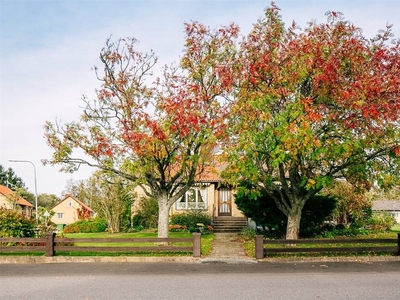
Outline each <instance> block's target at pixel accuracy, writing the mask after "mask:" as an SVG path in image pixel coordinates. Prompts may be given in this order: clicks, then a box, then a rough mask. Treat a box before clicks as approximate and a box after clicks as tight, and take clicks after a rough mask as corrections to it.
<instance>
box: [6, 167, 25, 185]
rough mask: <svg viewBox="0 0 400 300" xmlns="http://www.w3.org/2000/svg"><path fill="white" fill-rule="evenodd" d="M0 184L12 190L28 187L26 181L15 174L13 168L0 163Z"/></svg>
mask: <svg viewBox="0 0 400 300" xmlns="http://www.w3.org/2000/svg"><path fill="white" fill-rule="evenodd" d="M0 184H1V185H4V186H7V187H8V188H10V189H12V190H15V189H17V188H23V189H26V187H25V183H24V182H23V181H22V179H21V178H20V177H18V176H17V175H16V174H15V172H14V170H13V169H11V168H8V169H5V168H4V167H3V166H2V165H0Z"/></svg>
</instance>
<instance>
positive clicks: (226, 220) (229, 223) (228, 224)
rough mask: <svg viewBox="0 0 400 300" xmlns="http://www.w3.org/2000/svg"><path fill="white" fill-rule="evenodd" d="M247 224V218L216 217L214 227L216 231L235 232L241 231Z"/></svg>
mask: <svg viewBox="0 0 400 300" xmlns="http://www.w3.org/2000/svg"><path fill="white" fill-rule="evenodd" d="M246 226H247V220H246V218H242V217H215V218H214V226H213V227H214V232H215V233H235V232H240V231H241V230H242V229H243V228H244V227H246Z"/></svg>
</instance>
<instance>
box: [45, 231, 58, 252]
mask: <svg viewBox="0 0 400 300" xmlns="http://www.w3.org/2000/svg"><path fill="white" fill-rule="evenodd" d="M55 236H56V234H55V233H53V232H51V233H49V232H48V233H46V256H54V254H55V252H54V238H55Z"/></svg>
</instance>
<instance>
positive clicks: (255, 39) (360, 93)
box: [45, 3, 400, 238]
mask: <svg viewBox="0 0 400 300" xmlns="http://www.w3.org/2000/svg"><path fill="white" fill-rule="evenodd" d="M279 11H280V10H279V8H278V7H277V6H276V5H275V4H274V3H272V4H271V6H270V7H269V8H267V9H266V10H265V16H264V17H263V18H261V19H260V20H258V21H257V22H256V23H255V24H254V27H253V29H252V30H251V32H250V33H248V34H247V35H241V33H240V31H239V27H238V26H237V25H235V24H233V23H232V24H230V25H229V26H224V27H221V28H219V29H217V30H211V29H210V28H209V27H207V26H205V25H202V24H200V23H198V22H192V23H187V24H185V35H186V39H185V45H184V47H185V49H184V54H183V56H182V59H181V61H180V64H179V65H177V66H174V65H172V66H170V67H165V68H164V69H163V70H162V71H160V72H159V73H157V74H158V75H159V76H158V77H156V76H154V73H153V71H154V66H155V65H156V62H157V57H156V56H155V54H154V53H153V52H149V53H142V52H139V51H137V50H136V47H135V46H136V43H137V41H136V40H135V39H132V38H130V39H121V40H118V41H116V42H111V41H110V40H109V41H107V43H106V45H105V47H104V49H103V50H102V51H101V53H100V60H101V63H102V72H100V70H99V69H97V68H96V74H97V76H98V79H99V80H100V82H101V86H100V88H99V89H98V90H97V91H96V99H94V100H89V99H88V98H84V101H85V105H86V108H85V110H84V114H83V115H82V117H81V120H80V122H72V123H68V124H65V125H61V124H59V123H57V122H56V123H54V124H53V123H50V122H47V123H46V125H45V135H46V138H47V142H48V144H49V145H50V147H52V148H53V150H54V154H53V157H52V159H51V160H49V162H50V163H53V164H62V165H63V169H64V170H66V171H70V170H74V169H75V168H76V167H77V166H79V164H87V165H90V166H95V167H98V168H101V169H103V170H105V171H108V172H114V173H115V174H117V175H119V176H123V177H124V178H126V179H128V180H131V181H133V182H135V183H136V184H138V185H139V186H141V187H142V189H143V191H144V192H145V194H146V195H147V196H148V197H151V198H155V199H157V201H158V203H159V236H167V235H168V212H169V208H170V206H171V205H172V204H173V203H174V202H175V201H176V200H177V199H179V198H180V197H181V196H182V195H183V194H184V193H185V192H186V191H187V190H188V189H189V188H190V186H192V185H193V183H194V182H195V180H196V178H198V176H200V175H201V173H202V171H203V170H204V168H205V166H206V165H207V164H209V163H210V162H211V161H212V159H211V158H212V155H213V151H212V150H213V148H214V147H215V145H216V144H217V143H219V144H220V145H221V146H222V148H223V149H224V151H225V155H224V156H223V159H224V160H225V162H229V167H228V168H227V170H226V172H225V178H226V179H227V180H228V181H229V182H230V183H232V184H237V183H238V182H239V181H241V180H245V181H247V182H249V183H251V184H252V185H254V186H257V187H258V188H259V189H262V190H263V192H264V193H267V194H268V195H270V196H271V197H272V198H273V199H274V201H275V203H276V205H277V207H278V208H279V209H280V210H281V211H282V212H283V213H284V214H285V215H286V216H287V218H288V222H287V224H288V226H287V234H286V236H287V237H288V238H297V236H298V229H299V224H300V219H301V214H302V209H303V207H304V205H305V203H306V202H307V201H308V199H310V198H311V197H313V196H314V195H316V194H317V193H318V192H319V191H321V189H322V188H324V187H326V186H329V185H331V184H332V182H333V181H334V179H335V178H343V179H346V180H347V181H349V182H351V183H352V184H354V185H357V186H358V187H363V188H368V187H370V186H371V185H372V184H373V183H375V182H378V183H380V184H381V185H386V186H390V185H393V184H395V183H396V180H397V181H398V179H399V161H400V129H399V126H400V120H399V116H400V40H392V33H391V26H390V25H387V26H386V28H385V29H384V30H381V31H379V32H378V35H377V36H376V37H375V38H373V39H367V38H366V37H365V36H363V33H362V30H361V29H360V28H357V27H356V26H355V25H354V24H353V23H351V22H349V21H346V20H345V19H344V18H343V15H342V14H341V13H339V12H328V13H327V14H326V17H327V21H326V22H325V23H321V24H318V23H316V22H310V23H308V24H307V25H306V27H305V28H303V29H302V28H300V26H298V24H296V23H295V22H293V23H292V24H291V25H290V26H288V27H286V26H285V24H284V23H283V21H282V18H281V16H280V15H279ZM77 148H78V149H81V150H83V152H84V153H85V154H86V158H81V157H79V158H77V157H75V156H74V155H73V153H74V152H73V151H74V149H77ZM277 195H279V196H277ZM160 224H161V225H160Z"/></svg>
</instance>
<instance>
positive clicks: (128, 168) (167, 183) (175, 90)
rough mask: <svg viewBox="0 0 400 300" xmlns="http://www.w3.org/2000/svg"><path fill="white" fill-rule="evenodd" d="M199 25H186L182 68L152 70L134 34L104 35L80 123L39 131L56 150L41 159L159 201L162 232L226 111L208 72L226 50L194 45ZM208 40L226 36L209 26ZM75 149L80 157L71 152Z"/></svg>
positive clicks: (197, 173)
mask: <svg viewBox="0 0 400 300" xmlns="http://www.w3.org/2000/svg"><path fill="white" fill-rule="evenodd" d="M201 30H202V28H201V27H199V25H198V24H196V23H194V24H187V25H186V45H185V49H186V50H185V53H184V56H183V58H182V64H181V65H180V66H175V65H171V66H166V67H164V69H163V70H162V72H161V75H160V77H156V76H154V73H153V72H156V71H157V70H154V68H155V65H156V63H157V57H156V56H155V54H154V53H153V52H149V53H142V52H139V51H137V50H136V44H137V42H138V41H137V40H135V39H133V38H127V39H120V40H117V41H116V42H112V41H111V40H107V42H106V45H105V47H104V48H103V49H102V51H101V53H100V61H101V63H102V72H100V70H99V68H95V71H96V74H97V77H98V79H99V81H100V82H101V87H100V88H99V89H98V90H96V95H97V97H96V99H94V100H89V99H88V98H86V97H84V99H83V100H84V103H85V109H84V112H83V115H82V116H81V118H80V121H79V122H71V123H67V124H64V125H62V124H60V123H59V122H57V121H56V122H55V123H52V122H47V123H46V125H45V136H46V139H47V142H48V144H49V146H50V147H51V148H53V150H54V154H53V156H52V158H51V159H50V160H46V161H45V163H51V164H61V165H62V170H64V171H74V170H76V169H77V168H78V167H79V165H80V164H86V165H89V166H93V167H97V168H100V169H102V170H104V171H107V172H112V173H115V174H116V175H119V176H121V177H124V178H125V179H127V180H130V181H132V182H134V183H135V184H137V185H139V186H140V187H141V188H142V190H143V191H144V193H145V194H146V195H147V196H148V197H150V198H154V199H156V200H157V201H158V202H159V220H160V221H159V226H158V234H159V236H160V237H166V236H168V214H169V209H170V207H171V205H172V204H173V203H174V202H175V201H176V200H178V199H180V198H181V197H182V195H183V194H184V193H185V192H186V191H187V190H188V189H189V188H190V187H191V186H192V185H193V184H194V182H195V180H196V177H198V176H201V173H202V171H203V169H204V167H205V166H206V165H207V164H208V163H209V161H210V160H211V157H212V154H213V148H214V146H215V143H216V139H217V135H218V134H219V133H220V132H221V128H222V127H223V125H224V124H223V120H224V119H223V116H224V113H225V110H224V102H223V101H221V99H223V97H224V92H223V89H221V88H220V84H219V79H218V77H217V76H216V74H215V73H214V67H215V66H217V65H218V64H219V63H220V61H221V57H222V56H224V53H225V52H226V51H225V49H224V48H220V47H219V45H223V44H224V43H222V42H220V43H218V44H216V45H214V46H213V45H209V44H205V45H202V46H201V47H199V45H194V42H195V35H196V33H197V32H198V31H201ZM212 37H213V39H214V40H217V41H220V40H223V39H225V40H228V37H226V36H222V35H221V34H220V33H219V32H215V33H214V35H213V36H212ZM76 149H80V151H83V153H84V154H85V156H83V155H82V156H75V153H76V152H74V150H76Z"/></svg>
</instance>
